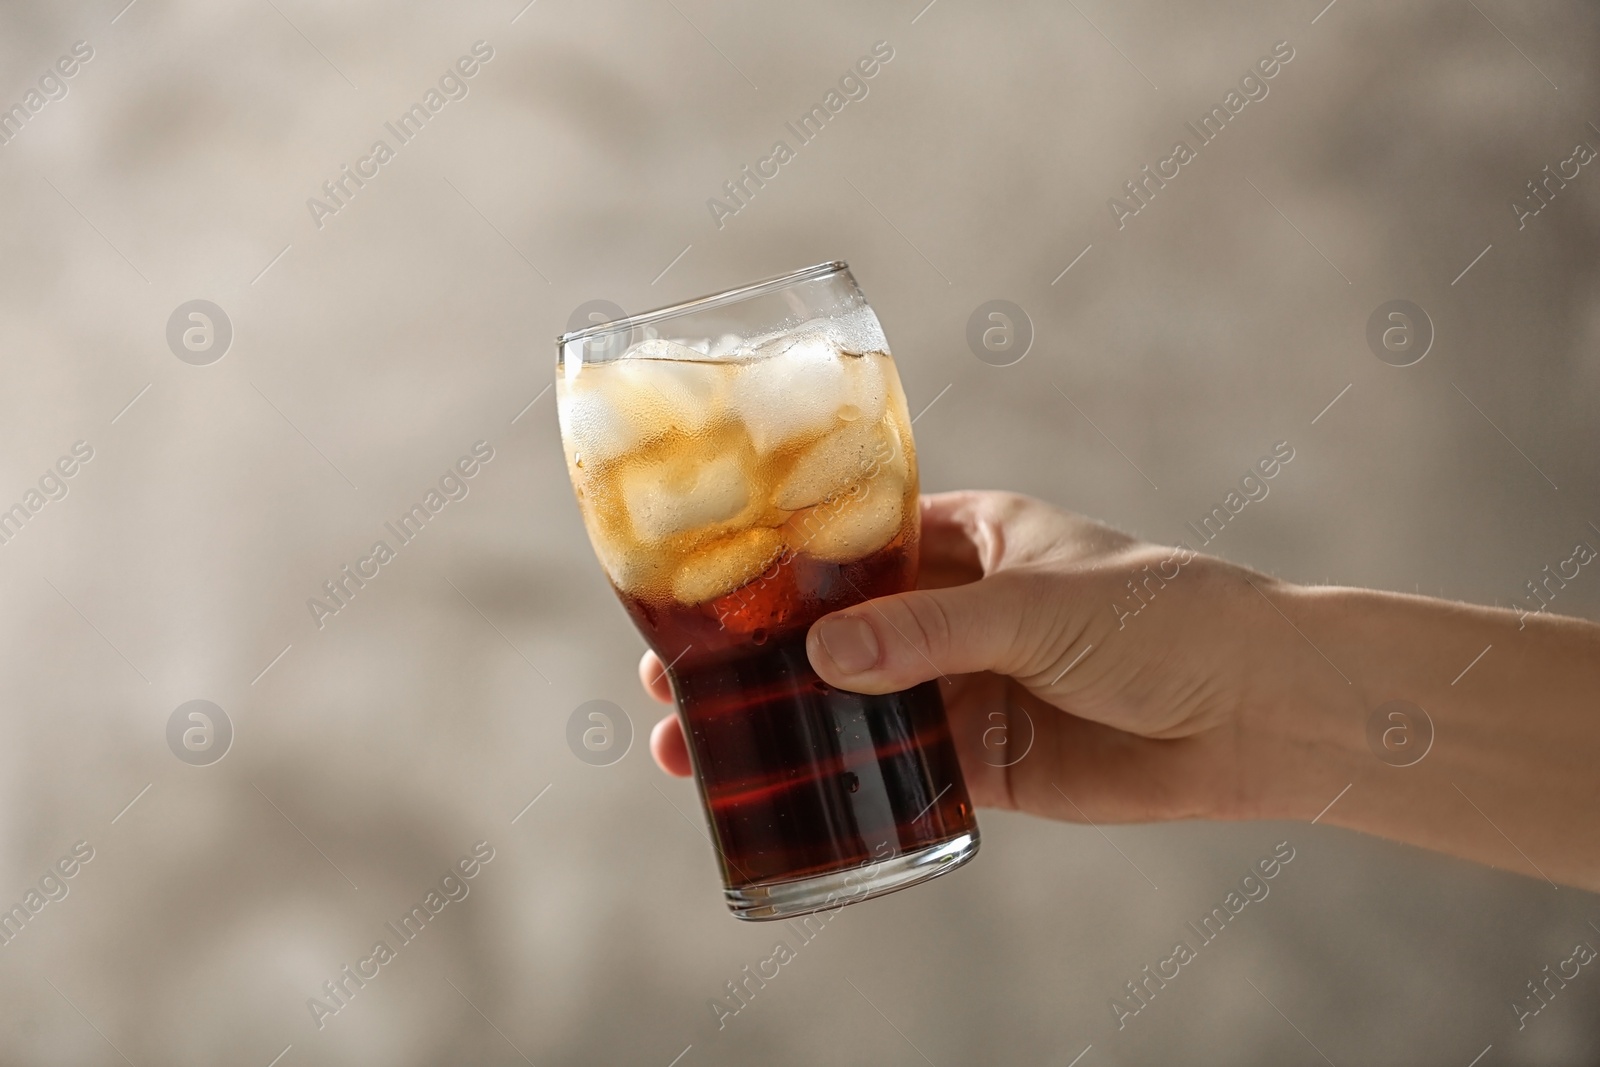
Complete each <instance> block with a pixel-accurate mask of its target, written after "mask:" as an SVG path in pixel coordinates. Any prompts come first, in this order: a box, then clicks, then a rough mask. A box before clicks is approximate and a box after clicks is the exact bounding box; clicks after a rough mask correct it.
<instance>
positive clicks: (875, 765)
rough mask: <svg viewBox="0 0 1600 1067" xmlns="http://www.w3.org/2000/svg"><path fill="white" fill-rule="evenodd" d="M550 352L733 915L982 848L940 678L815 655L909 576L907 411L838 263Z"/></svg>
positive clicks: (888, 885)
mask: <svg viewBox="0 0 1600 1067" xmlns="http://www.w3.org/2000/svg"><path fill="white" fill-rule="evenodd" d="M558 345H559V353H558V359H557V374H556V399H557V410H558V412H559V417H560V421H561V437H562V443H563V446H564V448H565V451H566V458H567V468H568V471H569V473H570V474H571V476H572V485H573V488H574V489H575V490H576V492H577V496H578V505H579V509H580V510H581V511H582V513H583V521H584V525H585V527H586V528H587V530H588V533H589V538H590V540H591V541H592V542H593V545H594V549H595V554H596V555H597V556H598V557H599V560H600V564H601V566H602V567H603V568H604V569H605V572H606V575H607V576H608V577H609V578H610V580H611V583H612V585H613V586H614V587H615V589H616V591H617V595H618V596H619V597H620V598H621V600H622V603H623V604H624V605H625V606H626V608H627V611H628V613H629V615H630V616H632V618H633V622H634V624H635V625H636V626H637V627H638V629H639V632H640V633H641V634H642V635H643V636H644V639H645V641H646V642H647V643H648V644H649V645H650V647H651V648H652V649H654V650H655V652H656V654H657V655H658V656H660V657H661V661H662V663H664V664H665V665H666V672H667V677H668V679H669V680H670V682H671V685H672V692H673V695H674V697H675V698H676V701H677V707H678V716H679V720H680V722H681V723H682V726H683V733H684V737H685V738H686V739H687V742H688V748H689V756H690V759H691V761H692V763H693V766H694V772H695V778H696V781H697V783H698V785H699V792H700V799H701V803H702V804H703V806H704V808H705V813H706V818H707V821H708V822H709V824H710V827H711V836H712V840H713V842H714V844H715V849H716V854H717V860H718V862H719V864H720V866H721V872H722V878H723V884H724V886H725V887H726V890H725V892H726V898H727V903H728V907H729V908H730V909H731V910H732V911H733V913H734V914H735V915H736V916H738V917H739V918H742V919H781V918H784V917H787V916H791V915H798V914H803V913H806V912H812V911H817V910H821V909H824V908H832V907H835V906H839V905H843V904H848V903H854V902H856V901H859V900H865V899H867V898H869V897H874V896H879V895H881V894H883V893H888V892H891V891H893V890H896V889H903V888H905V887H906V886H909V885H913V884H916V883H917V882H922V881H925V880H927V879H929V878H933V877H935V876H937V875H939V874H942V873H944V872H946V871H949V870H952V869H954V868H955V867H958V866H960V865H961V864H963V863H965V862H966V861H967V860H969V859H971V858H972V857H973V855H975V854H976V852H977V849H978V826H977V821H976V819H975V818H974V815H973V810H972V804H971V802H970V801H969V799H968V797H967V789H966V785H965V783H964V782H963V781H962V777H961V768H960V765H959V764H958V762H957V759H956V752H955V747H954V745H953V743H952V740H951V736H950V728H949V724H948V722H947V721H946V718H945V712H944V704H943V701H942V700H941V698H940V694H939V689H938V685H937V683H935V682H925V683H923V684H921V685H918V686H915V687H913V688H911V689H908V690H905V691H903V692H899V693H889V694H886V695H882V696H868V695H865V694H861V693H851V692H846V691H844V690H840V689H835V688H833V687H832V686H830V685H828V684H827V683H826V682H824V681H823V680H822V679H821V678H819V677H818V676H817V674H816V672H815V671H813V670H812V669H811V665H810V663H809V662H808V661H807V659H806V650H805V636H806V630H807V629H808V628H809V627H810V625H811V624H812V623H813V622H814V621H816V620H817V619H818V618H820V617H821V616H823V615H825V614H827V613H829V612H832V611H837V610H839V609H840V608H844V607H848V606H850V605H852V604H858V603H860V602H861V601H864V600H868V599H871V598H873V597H880V596H885V595H887V594H891V593H898V592H902V591H904V590H907V589H910V588H912V587H913V586H914V585H915V582H916V576H917V549H918V543H919V537H920V522H919V520H920V514H919V510H918V505H917V463H916V451H915V448H914V447H913V444H912V440H911V420H910V419H909V418H908V417H907V413H906V401H905V395H904V393H903V392H902V391H901V388H900V379H899V375H898V374H897V373H896V371H895V364H894V360H893V359H892V358H891V357H890V354H889V345H888V343H887V341H886V340H885V339H884V335H883V330H882V327H881V326H880V325H879V323H878V319H877V316H876V315H875V314H874V313H873V311H872V308H871V307H870V306H869V305H868V304H867V301H866V298H865V297H864V296H863V295H862V293H861V290H860V288H859V287H858V286H857V285H856V282H855V279H854V278H853V277H851V274H850V270H849V268H848V267H847V266H846V265H845V264H844V263H841V262H834V263H823V264H819V265H817V266H814V267H808V268H807V269H805V270H801V271H796V272H794V273H792V274H787V275H784V276H782V277H777V278H771V279H768V280H766V281H763V282H757V283H755V284H753V285H747V286H743V287H741V288H738V289H732V290H729V291H727V292H724V293H718V294H715V295H713V296H706V297H702V298H700V299H698V300H692V301H689V302H688V303H684V304H678V305H675V306H673V307H667V308H661V309H659V310H656V311H650V312H646V313H644V314H640V315H633V316H630V317H626V318H621V319H618V320H616V321H614V322H607V323H600V324H597V325H594V326H590V327H587V328H585V329H581V330H577V331H575V332H572V333H568V334H565V335H563V336H562V337H561V338H560V339H559V342H558Z"/></svg>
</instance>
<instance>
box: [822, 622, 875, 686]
mask: <svg viewBox="0 0 1600 1067" xmlns="http://www.w3.org/2000/svg"><path fill="white" fill-rule="evenodd" d="M817 640H818V641H819V642H821V644H822V649H823V651H825V652H826V653H827V654H828V658H829V659H831V660H833V665H834V666H835V667H838V668H839V669H840V670H841V671H843V672H844V673H846V674H860V673H861V672H862V671H865V670H870V669H871V668H872V667H874V666H875V665H876V664H877V662H878V635H877V634H875V633H873V632H872V627H871V626H869V625H868V624H867V622H866V620H865V619H861V618H857V617H856V616H854V615H839V616H835V617H833V618H829V619H823V620H822V621H821V622H819V623H817Z"/></svg>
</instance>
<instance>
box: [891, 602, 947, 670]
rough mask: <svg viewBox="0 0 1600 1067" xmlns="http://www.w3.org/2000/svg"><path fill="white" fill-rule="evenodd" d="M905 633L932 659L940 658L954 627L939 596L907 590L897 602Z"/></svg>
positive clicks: (906, 636)
mask: <svg viewBox="0 0 1600 1067" xmlns="http://www.w3.org/2000/svg"><path fill="white" fill-rule="evenodd" d="M900 608H901V611H900V614H901V615H902V617H903V626H902V629H903V631H904V636H905V638H906V640H908V641H910V642H912V644H913V646H914V647H917V648H920V649H922V651H924V652H925V653H926V654H927V655H928V656H929V657H930V658H932V659H933V660H935V661H938V660H940V659H942V658H943V657H944V656H945V654H946V653H947V652H948V650H949V649H950V642H951V639H952V636H953V633H954V627H953V624H952V622H951V619H950V615H949V613H948V612H947V611H946V610H945V608H944V604H943V603H942V602H941V601H940V600H939V598H938V597H935V596H929V595H928V594H927V593H920V592H918V593H910V594H907V595H906V596H905V597H903V598H902V599H901V601H900Z"/></svg>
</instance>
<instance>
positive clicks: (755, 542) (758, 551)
mask: <svg viewBox="0 0 1600 1067" xmlns="http://www.w3.org/2000/svg"><path fill="white" fill-rule="evenodd" d="M782 551H783V536H782V535H781V534H779V533H778V531H777V530H772V529H768V528H766V527H759V526H758V527H756V528H755V529H751V530H742V531H740V532H739V533H736V534H734V535H733V536H731V537H728V538H726V539H724V540H721V541H717V542H714V543H713V544H711V545H709V546H707V547H705V548H702V549H699V550H698V551H696V552H694V553H692V554H690V555H689V556H688V557H687V558H686V559H684V560H683V561H682V562H680V563H679V564H678V568H677V571H676V573H674V574H673V576H672V596H673V599H674V600H677V601H678V602H679V603H680V604H691V605H692V604H703V603H705V602H706V601H708V600H714V599H716V598H717V597H719V596H722V595H723V594H724V593H731V592H732V591H733V590H735V589H737V588H739V587H740V586H741V585H744V584H745V583H746V582H748V581H750V580H751V579H752V578H754V577H755V576H756V575H758V574H760V573H761V572H762V571H764V570H766V569H767V567H768V566H769V565H770V564H771V563H772V561H773V560H775V559H777V558H778V554H779V553H780V552H782Z"/></svg>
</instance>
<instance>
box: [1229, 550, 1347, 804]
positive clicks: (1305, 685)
mask: <svg viewBox="0 0 1600 1067" xmlns="http://www.w3.org/2000/svg"><path fill="white" fill-rule="evenodd" d="M1250 582H1251V585H1253V586H1254V587H1255V590H1254V592H1250V593H1249V596H1250V597H1251V598H1252V599H1254V600H1255V609H1256V610H1255V611H1254V614H1253V617H1254V619H1255V630H1256V639H1257V641H1258V643H1259V645H1260V649H1261V659H1260V666H1259V667H1258V669H1256V670H1255V671H1253V672H1252V675H1253V676H1252V678H1251V681H1250V683H1249V684H1248V686H1247V694H1246V698H1245V700H1244V702H1243V706H1242V708H1241V720H1242V721H1241V724H1240V730H1241V734H1242V735H1243V736H1244V737H1245V738H1247V739H1248V740H1249V744H1248V745H1247V746H1242V747H1244V748H1245V749H1246V750H1247V751H1250V752H1251V756H1250V763H1251V764H1252V765H1253V767H1243V768H1241V771H1242V772H1243V773H1244V774H1247V775H1254V776H1255V777H1256V779H1257V784H1256V786H1255V788H1254V789H1241V790H1240V796H1241V800H1242V801H1244V802H1243V803H1242V804H1241V808H1242V810H1241V811H1240V812H1239V813H1238V817H1240V818H1252V819H1281V820H1306V821H1309V820H1312V819H1316V818H1317V817H1318V816H1319V815H1320V814H1322V812H1323V811H1324V809H1325V808H1326V807H1327V806H1328V804H1329V803H1330V802H1331V801H1333V800H1334V798H1335V797H1337V796H1339V795H1340V794H1341V791H1342V790H1344V789H1345V787H1346V786H1347V785H1349V784H1350V783H1352V782H1353V781H1355V780H1356V779H1357V778H1358V777H1360V775H1361V774H1362V773H1364V772H1365V771H1366V770H1367V769H1368V768H1367V766H1366V765H1367V764H1368V763H1369V762H1371V761H1372V755H1371V753H1370V752H1369V751H1368V749H1367V746H1366V742H1365V716H1364V714H1363V711H1362V709H1363V708H1364V707H1365V706H1366V704H1367V702H1368V697H1367V694H1366V690H1367V688H1368V686H1369V684H1370V682H1371V680H1370V679H1368V678H1367V677H1366V676H1364V675H1363V674H1361V672H1360V671H1359V670H1358V669H1357V668H1356V667H1355V666H1354V665H1351V664H1346V663H1345V662H1341V660H1340V657H1339V656H1338V655H1336V654H1335V652H1334V650H1335V649H1340V650H1343V649H1347V648H1348V647H1350V646H1349V640H1350V638H1349V636H1347V635H1350V634H1352V633H1354V632H1355V631H1356V630H1357V626H1356V623H1355V619H1356V617H1357V615H1358V614H1359V607H1358V605H1357V604H1355V603H1354V602H1353V601H1352V598H1351V596H1350V594H1353V593H1356V592H1359V591H1357V590H1349V589H1340V588H1333V587H1327V586H1301V585H1295V584H1292V583H1289V582H1281V581H1277V580H1274V579H1264V578H1262V577H1259V576H1251V578H1250ZM1331 815H1332V812H1331V810H1330V811H1329V816H1331Z"/></svg>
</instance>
